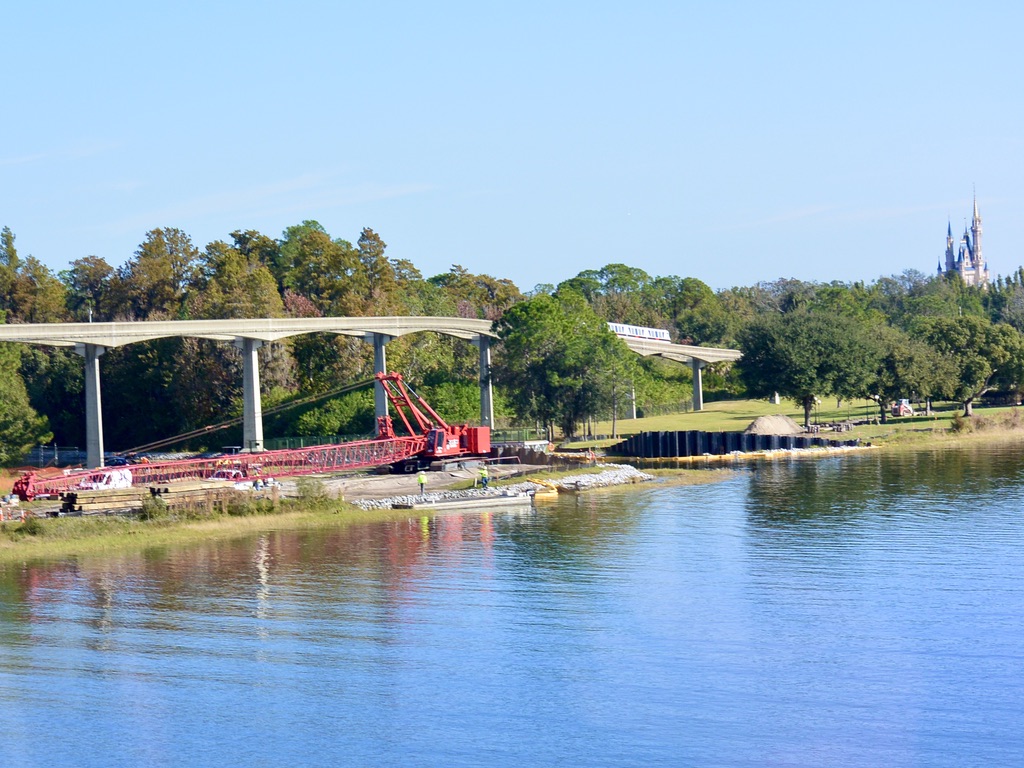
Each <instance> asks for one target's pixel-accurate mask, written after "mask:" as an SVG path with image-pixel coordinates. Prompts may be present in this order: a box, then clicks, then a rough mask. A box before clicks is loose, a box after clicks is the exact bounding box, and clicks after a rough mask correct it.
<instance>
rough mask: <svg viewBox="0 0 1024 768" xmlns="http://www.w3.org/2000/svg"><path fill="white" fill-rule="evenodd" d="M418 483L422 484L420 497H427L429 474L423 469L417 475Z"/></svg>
mask: <svg viewBox="0 0 1024 768" xmlns="http://www.w3.org/2000/svg"><path fill="white" fill-rule="evenodd" d="M416 482H417V483H419V484H420V496H423V495H425V494H426V487H427V473H426V472H424V471H423V470H422V469H421V470H420V471H419V472H417V473H416Z"/></svg>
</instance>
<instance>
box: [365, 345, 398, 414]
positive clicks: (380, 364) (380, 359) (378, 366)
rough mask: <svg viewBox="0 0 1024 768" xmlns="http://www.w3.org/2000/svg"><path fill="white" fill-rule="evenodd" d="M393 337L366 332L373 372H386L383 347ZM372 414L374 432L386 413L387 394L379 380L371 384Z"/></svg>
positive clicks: (386, 358)
mask: <svg viewBox="0 0 1024 768" xmlns="http://www.w3.org/2000/svg"><path fill="white" fill-rule="evenodd" d="M393 338H394V336H388V335H387V334H386V333H368V334H366V340H367V341H368V342H370V343H371V344H373V372H374V373H387V372H388V356H387V354H386V353H385V351H384V347H385V345H387V343H388V342H389V341H391V340H392V339H393ZM373 415H374V416H375V419H374V432H375V433H376V431H377V426H376V425H377V423H378V420H379V419H380V417H381V416H387V415H388V396H387V394H385V392H384V385H383V384H381V383H380V382H379V381H378V382H376V383H375V384H374V385H373Z"/></svg>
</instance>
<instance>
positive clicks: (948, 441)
mask: <svg viewBox="0 0 1024 768" xmlns="http://www.w3.org/2000/svg"><path fill="white" fill-rule="evenodd" d="M746 407H749V405H748V406H746ZM740 411H741V409H738V408H737V409H734V410H733V411H732V414H733V415H732V416H731V418H735V414H736V413H738V412H740ZM691 415H692V414H680V415H679V416H680V417H685V416H691ZM762 415H763V414H762ZM666 418H668V417H658V419H659V421H660V420H664V419H666ZM755 418H756V417H755ZM751 420H752V419H751ZM923 424H928V426H923ZM670 428H672V429H696V428H698V427H696V426H694V425H693V421H692V420H684V421H682V422H681V423H680V421H679V420H677V421H676V424H673V425H672V426H671V427H670V426H668V425H664V426H661V427H660V429H663V430H665V429H670ZM860 429H864V428H863V427H862V428H860ZM871 430H872V431H870V432H868V433H866V434H865V433H862V435H856V434H854V436H855V437H857V436H859V437H861V439H862V440H865V441H869V442H871V443H872V445H873V447H875V448H877V449H880V450H884V451H917V450H926V449H954V448H958V447H965V446H969V445H972V444H978V443H981V442H1010V441H1018V442H1024V413H1022V409H1021V408H986V409H983V410H979V412H976V415H975V416H974V417H973V418H972V419H957V418H953V417H952V415H951V414H947V415H946V418H942V419H941V420H940V419H939V418H936V419H929V420H926V421H922V420H921V419H916V420H897V419H893V420H891V421H890V422H888V423H887V424H879V425H872V427H871ZM841 435H842V438H843V439H848V437H847V436H848V435H850V433H848V432H845V433H841ZM825 436H827V433H825ZM837 437H839V435H837ZM577 445H578V444H577ZM804 453H806V454H807V456H806V458H816V455H815V452H814V451H807V452H804ZM820 455H821V456H832V455H835V453H834V452H827V451H823V452H821V454H820ZM623 461H624V462H625V461H628V460H625V459H624V460H623ZM602 469H603V465H602V464H601V463H600V462H599V463H597V464H596V465H593V466H585V467H577V468H573V469H570V470H552V471H545V472H540V473H536V474H532V475H530V477H531V478H535V479H538V480H557V479H560V478H563V477H568V476H572V475H578V474H587V473H595V472H601V471H602ZM644 471H645V472H648V473H649V474H652V475H654V476H655V477H657V478H658V480H659V483H662V484H669V485H696V484H703V483H710V482H718V481H720V480H725V479H728V478H729V477H731V476H733V475H734V474H735V471H736V470H733V469H730V468H728V467H723V466H721V464H714V465H709V466H707V467H703V468H701V467H693V466H689V467H653V468H652V467H645V468H644ZM523 479H524V478H521V477H517V478H508V479H507V480H495V481H493V483H492V484H495V485H503V484H507V483H515V482H522V481H523ZM471 484H472V483H471V481H470V482H469V483H468V484H467V485H471ZM623 488H626V489H630V488H632V486H623ZM26 506H27V508H29V509H31V505H26ZM408 517H409V511H408V510H380V509H371V510H363V509H362V508H360V507H357V506H355V505H353V504H350V503H347V502H345V501H341V500H335V499H327V498H324V497H323V496H315V497H311V498H306V499H297V500H289V501H286V502H282V507H281V509H280V510H277V511H271V510H270V509H264V508H260V507H258V506H254V505H249V506H246V505H244V504H243V505H241V506H240V507H237V508H235V509H234V510H231V511H229V512H217V513H214V514H212V515H206V514H203V515H191V516H190V515H188V514H179V515H178V516H175V515H173V514H170V513H167V514H163V515H160V514H158V515H155V516H153V519H140V518H137V517H122V516H109V517H106V516H103V517H100V516H97V517H66V518H33V517H30V518H29V519H28V520H26V521H25V522H20V521H7V522H2V523H0V566H2V565H6V564H11V563H17V562H27V561H32V560H52V559H58V558H69V557H81V556H88V555H100V554H107V553H116V552H118V551H124V550H126V549H149V548H162V547H171V546H184V545H188V544H190V543H196V542H201V541H209V540H212V539H224V538H236V537H239V536H246V535H252V534H259V533H266V532H272V531H278V530H312V529H317V528H332V527H333V528H343V527H346V526H349V525H354V524H360V523H364V522H374V521H381V520H389V519H395V520H404V519H408Z"/></svg>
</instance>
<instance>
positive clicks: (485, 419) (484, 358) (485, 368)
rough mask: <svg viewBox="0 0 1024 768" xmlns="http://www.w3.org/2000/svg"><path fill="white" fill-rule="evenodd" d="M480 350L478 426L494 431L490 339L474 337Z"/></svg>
mask: <svg viewBox="0 0 1024 768" xmlns="http://www.w3.org/2000/svg"><path fill="white" fill-rule="evenodd" d="M473 346H475V347H477V348H478V349H479V350H480V426H481V427H490V428H491V429H494V390H493V389H492V388H491V338H490V337H489V336H474V337H473Z"/></svg>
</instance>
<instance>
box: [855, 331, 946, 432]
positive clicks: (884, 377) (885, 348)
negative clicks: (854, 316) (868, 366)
mask: <svg viewBox="0 0 1024 768" xmlns="http://www.w3.org/2000/svg"><path fill="white" fill-rule="evenodd" d="M872 336H873V339H874V341H875V343H876V344H877V345H878V358H877V360H878V364H877V368H876V369H875V374H874V381H873V382H872V383H871V385H870V386H869V387H868V394H869V395H870V396H871V397H872V398H873V399H874V400H875V402H876V403H878V407H879V409H880V411H881V419H882V422H883V423H885V422H886V421H888V419H889V410H890V409H889V404H890V403H892V402H894V401H896V400H899V399H901V398H909V397H911V396H918V397H922V398H925V399H931V398H933V397H940V396H942V395H943V394H946V393H947V392H948V391H949V390H950V386H951V382H952V381H953V379H954V377H955V375H956V370H955V368H954V366H953V362H952V360H951V359H950V358H949V356H947V355H943V354H940V353H939V352H938V351H937V350H935V349H934V348H933V347H931V346H929V345H928V344H926V343H924V342H923V341H920V340H918V339H914V338H911V337H910V336H909V335H908V334H906V333H904V332H903V331H901V330H899V329H898V328H892V327H890V326H881V327H879V328H876V329H875V330H874V331H873V332H872Z"/></svg>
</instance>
